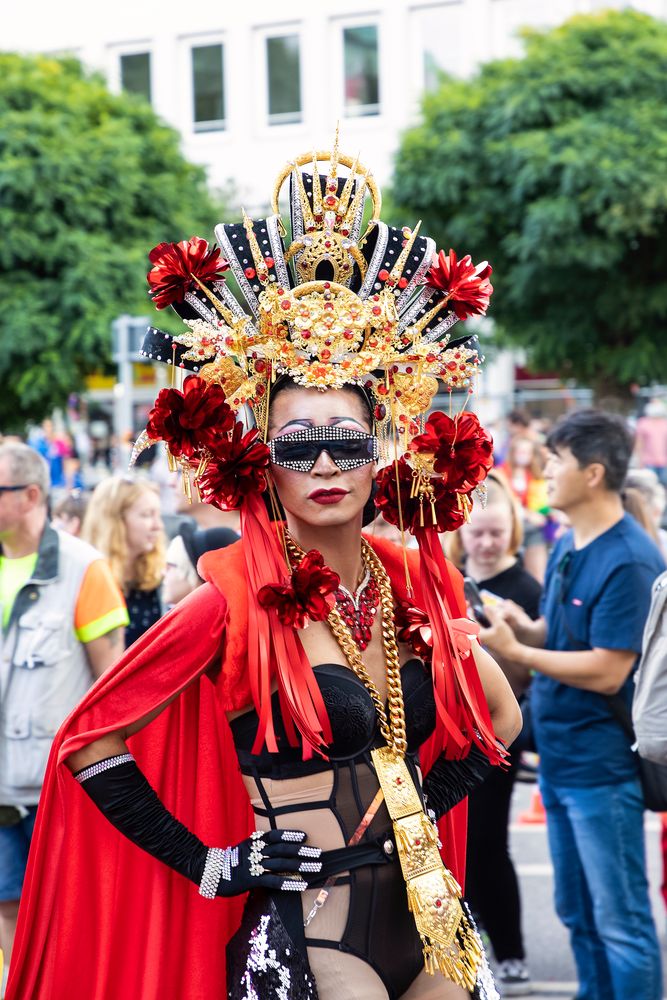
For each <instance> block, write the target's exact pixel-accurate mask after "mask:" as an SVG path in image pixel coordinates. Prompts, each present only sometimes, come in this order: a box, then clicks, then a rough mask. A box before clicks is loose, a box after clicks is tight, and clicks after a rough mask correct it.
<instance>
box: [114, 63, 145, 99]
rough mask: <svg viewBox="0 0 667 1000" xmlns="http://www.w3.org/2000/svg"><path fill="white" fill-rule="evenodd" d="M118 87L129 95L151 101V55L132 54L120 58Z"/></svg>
mask: <svg viewBox="0 0 667 1000" xmlns="http://www.w3.org/2000/svg"><path fill="white" fill-rule="evenodd" d="M120 85H121V87H122V88H123V90H127V91H129V92H130V93H131V94H140V95H141V96H142V97H145V98H146V100H147V101H150V99H151V54H150V52H134V53H132V54H131V55H130V54H126V55H122V56H121V57H120Z"/></svg>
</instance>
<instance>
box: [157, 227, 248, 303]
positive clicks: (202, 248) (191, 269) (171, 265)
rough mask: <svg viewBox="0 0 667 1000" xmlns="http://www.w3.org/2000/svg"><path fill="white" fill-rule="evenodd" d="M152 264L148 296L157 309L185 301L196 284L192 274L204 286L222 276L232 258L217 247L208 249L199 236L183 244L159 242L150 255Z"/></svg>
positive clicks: (183, 241) (182, 241)
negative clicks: (223, 255) (186, 295)
mask: <svg viewBox="0 0 667 1000" xmlns="http://www.w3.org/2000/svg"><path fill="white" fill-rule="evenodd" d="M148 259H149V260H150V262H151V264H152V265H153V267H152V268H151V270H150V271H149V272H148V274H147V275H146V277H147V278H148V284H149V285H150V290H149V293H148V294H149V295H150V296H151V298H152V299H153V302H154V303H155V306H156V308H157V309H164V308H165V307H166V306H170V305H172V304H173V303H174V302H182V301H183V299H184V298H185V294H186V292H188V291H190V290H191V289H192V288H193V287H194V286H195V282H194V281H193V275H194V277H195V278H198V279H199V281H201V283H202V284H203V285H210V284H212V283H213V282H214V281H217V280H218V278H222V276H223V271H226V270H227V269H228V268H229V261H227V260H225V259H224V257H222V258H221V257H220V250H219V248H218V247H213V248H211V249H209V245H208V241H207V240H203V239H201V238H200V237H199V236H193V237H192V238H191V239H189V240H181V242H180V243H159V244H158V246H156V247H153V249H152V250H151V252H150V253H149V255H148Z"/></svg>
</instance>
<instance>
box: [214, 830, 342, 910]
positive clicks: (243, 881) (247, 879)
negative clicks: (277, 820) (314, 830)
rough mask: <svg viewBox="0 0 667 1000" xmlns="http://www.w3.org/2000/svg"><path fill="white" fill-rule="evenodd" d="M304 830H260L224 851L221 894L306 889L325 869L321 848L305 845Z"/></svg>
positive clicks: (233, 894)
mask: <svg viewBox="0 0 667 1000" xmlns="http://www.w3.org/2000/svg"><path fill="white" fill-rule="evenodd" d="M305 839H306V834H305V833H304V832H303V831H302V830H267V831H266V832H260V831H257V832H255V833H253V835H252V836H251V837H248V839H247V840H243V841H241V843H240V844H237V846H236V847H228V848H227V849H226V850H225V851H223V854H224V857H223V858H222V874H221V876H220V882H219V884H218V889H217V895H218V896H238V895H241V893H244V892H249V891H250V890H251V889H259V888H263V889H278V890H282V891H292V892H294V891H296V892H303V891H304V889H307V888H308V876H310V877H311V878H312V876H314V875H317V874H318V873H319V872H320V871H321V870H322V862H321V861H319V860H318V859H319V857H320V855H321V853H322V851H321V850H320V848H319V847H309V846H308V845H306V844H304V841H305Z"/></svg>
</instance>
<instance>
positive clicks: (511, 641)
mask: <svg viewBox="0 0 667 1000" xmlns="http://www.w3.org/2000/svg"><path fill="white" fill-rule="evenodd" d="M484 610H485V612H486V614H487V617H488V619H489V621H490V622H491V628H483V629H481V630H480V633H479V641H480V642H481V643H482V645H483V646H486V647H487V648H488V649H489V650H490V651H491V652H492V653H494V654H495V655H496V656H500V657H503V659H506V660H515V659H517V655H516V653H517V649H518V648H519V646H520V643H519V640H518V639H517V637H516V636H515V635H514V632H513V631H512V629H511V627H510V626H509V625H508V623H507V621H506V620H505V617H504V610H503V608H496V607H487V608H485V609H484ZM526 617H527V616H526Z"/></svg>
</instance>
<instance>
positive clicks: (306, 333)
mask: <svg viewBox="0 0 667 1000" xmlns="http://www.w3.org/2000/svg"><path fill="white" fill-rule="evenodd" d="M301 336H302V337H303V339H304V340H310V330H304V331H303V333H302V334H301Z"/></svg>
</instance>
